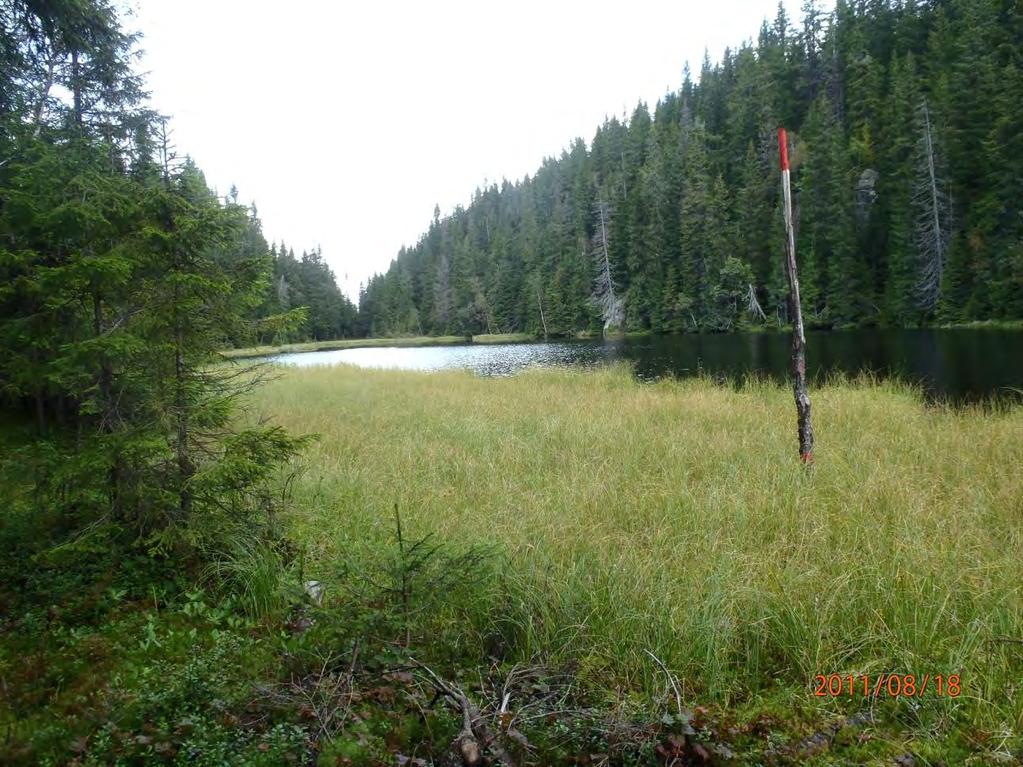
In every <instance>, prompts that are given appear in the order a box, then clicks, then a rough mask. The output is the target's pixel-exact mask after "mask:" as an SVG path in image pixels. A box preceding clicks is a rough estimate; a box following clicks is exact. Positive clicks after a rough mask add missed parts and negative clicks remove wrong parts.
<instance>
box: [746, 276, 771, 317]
mask: <svg viewBox="0 0 1023 767" xmlns="http://www.w3.org/2000/svg"><path fill="white" fill-rule="evenodd" d="M746 310H747V311H748V312H749V313H750V314H752V315H753V316H754V317H759V318H760V319H761V320H766V319H767V315H766V314H764V309H763V307H761V306H760V302H759V301H758V300H757V291H756V290H755V289H754V287H753V284H752V283H750V285H749V292H748V293H747V294H746Z"/></svg>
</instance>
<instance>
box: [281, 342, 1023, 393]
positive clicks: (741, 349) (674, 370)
mask: <svg viewBox="0 0 1023 767" xmlns="http://www.w3.org/2000/svg"><path fill="white" fill-rule="evenodd" d="M806 342H807V349H808V353H807V362H808V372H809V373H810V375H811V377H812V378H813V379H814V380H815V381H817V382H819V381H820V380H821V378H822V377H823V376H824V375H825V374H828V373H831V372H842V373H847V374H851V375H856V374H858V373H861V372H872V373H874V374H876V375H878V376H881V377H897V378H901V379H903V380H907V381H912V382H915V383H919V384H920V385H922V386H923V387H924V389H925V391H926V392H927V393H928V394H929V395H930V396H932V397H939V398H949V399H953V400H977V399H984V398H988V397H992V396H995V397H1008V398H1018V396H1019V394H1021V393H1023V331H1018V330H991V329H969V330H965V329H964V330H937V329H928V330H876V329H866V330H849V331H833V332H811V333H808V334H807V339H806ZM273 359H274V360H275V361H278V362H281V363H284V364H288V365H298V366H306V365H332V364H337V363H347V364H351V365H357V366H360V367H370V368H394V369H402V370H446V369H451V368H467V369H469V370H472V371H474V372H476V373H477V374H479V375H482V376H505V375H511V374H513V373H515V372H517V371H519V370H522V369H524V368H527V367H534V366H552V365H576V366H593V365H604V364H607V363H609V362H615V361H618V360H624V361H628V362H631V363H632V364H633V365H634V366H635V370H636V375H637V376H639V377H640V378H643V379H653V378H659V377H662V376H687V375H694V374H696V373H698V372H701V371H702V372H704V373H709V374H711V375H715V376H722V377H727V378H733V379H741V378H743V377H744V376H747V375H750V374H756V375H766V376H769V377H772V378H775V379H777V380H786V378H787V375H788V364H789V334H788V333H749V334H739V333H736V334H721V335H680V336H648V337H642V338H624V339H618V340H612V341H604V340H594V341H567V342H553V343H527V344H478V345H471V344H467V345H464V346H423V347H380V348H363V349H342V350H339V351H329V352H306V353H303V354H284V355H279V356H277V357H275V358H273Z"/></svg>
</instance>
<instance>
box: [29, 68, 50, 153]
mask: <svg viewBox="0 0 1023 767" xmlns="http://www.w3.org/2000/svg"><path fill="white" fill-rule="evenodd" d="M53 65H54V60H53V54H50V56H49V58H48V59H47V62H46V77H45V78H43V81H42V82H41V83H40V84H39V94H38V96H37V98H36V108H35V109H34V110H33V112H32V123H33V124H34V125H35V130H33V131H32V138H39V132H40V131H41V130H42V129H43V109H44V108H45V107H46V99H47V98H49V96H50V88H52V87H53Z"/></svg>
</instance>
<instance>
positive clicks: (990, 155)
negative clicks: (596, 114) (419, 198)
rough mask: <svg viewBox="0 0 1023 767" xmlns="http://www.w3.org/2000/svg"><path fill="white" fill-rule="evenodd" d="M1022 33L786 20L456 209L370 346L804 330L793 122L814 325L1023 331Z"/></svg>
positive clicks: (970, 17)
mask: <svg viewBox="0 0 1023 767" xmlns="http://www.w3.org/2000/svg"><path fill="white" fill-rule="evenodd" d="M1021 34H1023V18H1021V15H1020V10H1019V8H1018V7H1017V5H1016V4H1015V3H1013V2H989V1H988V0H955V1H954V2H930V3H929V2H912V1H911V2H886V1H885V0H877V1H874V0H869V1H867V2H845V1H844V0H842V1H840V2H839V3H838V4H837V7H836V8H835V9H834V12H833V13H831V14H825V13H824V12H823V11H822V10H820V8H819V7H818V6H817V5H815V4H814V3H813V2H808V3H806V4H805V5H804V7H803V14H802V18H788V17H787V16H786V14H785V13H784V10H782V9H779V12H778V14H777V16H776V17H775V18H774V19H773V20H766V21H764V23H763V25H762V26H761V28H760V32H759V34H758V35H757V37H756V39H755V40H752V41H749V40H747V41H744V42H742V43H741V44H738V45H737V47H735V48H732V49H729V50H726V51H725V52H724V53H723V54H722V55H721V57H720V58H716V57H712V55H711V54H708V55H707V56H706V57H705V58H704V60H703V62H702V63H701V64H700V66H699V72H698V73H697V72H692V73H691V72H690V71H689V70H688V68H687V69H686V71H685V72H684V73H683V74H681V75H680V79H681V80H682V82H681V85H680V87H679V89H678V90H677V91H674V92H670V93H667V94H665V95H664V96H663V98H661V99H660V100H659V101H658V102H657V103H656V104H654V105H652V106H651V105H647V104H644V103H640V104H638V105H637V106H636V108H635V110H634V111H633V112H632V114H631V115H629V116H628V118H627V119H624V118H623V119H619V118H617V117H612V118H609V119H607V120H606V121H605V122H604V124H603V125H601V126H599V127H598V128H597V130H596V132H595V134H594V135H593V137H592V140H590V141H588V142H587V141H584V140H583V139H581V138H577V139H575V140H574V141H572V142H571V143H570V144H569V145H568V146H567V148H566V149H564V150H563V151H562V152H561V154H560V155H559V156H552V157H550V158H548V159H546V160H545V161H544V162H543V164H542V165H541V166H540V167H539V168H538V169H537V171H536V172H535V173H534V174H533V175H532V176H530V177H527V178H525V179H522V180H521V181H518V182H514V183H513V182H509V181H504V182H502V183H501V184H500V185H498V184H493V185H491V186H488V187H486V188H482V189H477V190H476V192H475V193H474V194H473V196H472V200H471V202H470V203H469V204H468V205H467V206H466V207H464V208H458V209H456V210H455V211H454V212H453V213H452V214H451V215H450V216H446V217H441V215H440V212H439V211H437V212H436V213H435V215H434V219H433V221H432V222H431V223H430V225H429V227H428V229H427V230H426V232H425V233H424V234H423V236H422V238H421V239H420V240H419V241H418V242H417V243H416V244H415V245H413V246H411V247H407V248H405V249H403V250H402V251H401V252H400V253H398V254H397V257H396V258H395V260H394V262H393V263H392V264H391V267H390V269H388V270H387V272H386V273H385V274H382V275H379V276H377V277H375V278H373V279H372V280H370V282H369V284H367V285H366V286H365V288H364V290H363V292H362V294H361V296H360V301H359V324H360V332H362V333H364V334H369V335H374V336H379V335H395V334H408V333H412V334H419V335H422V334H446V333H463V332H464V333H470V334H471V333H498V332H530V333H541V332H542V323H541V318H540V308H541V306H542V307H543V310H544V313H545V319H546V321H547V325H548V328H549V330H550V331H551V332H552V333H557V334H565V335H570V334H573V333H576V332H579V331H586V330H595V329H600V328H602V327H603V326H605V325H609V326H610V325H612V324H616V323H618V321H619V320H621V322H620V329H622V330H627V331H653V332H658V333H666V332H699V331H722V330H731V329H736V328H741V327H744V326H750V325H757V324H775V325H777V324H785V323H786V322H787V317H786V312H787V308H786V302H785V291H786V289H787V288H786V283H785V278H784V273H783V268H782V264H783V257H782V245H783V243H784V235H783V233H782V215H781V211H780V207H779V206H780V197H781V192H780V183H779V173H778V169H777V168H778V162H777V155H778V152H777V138H776V129H777V128H778V126H785V127H787V128H788V129H789V131H790V135H792V136H793V138H792V141H793V144H794V146H793V153H792V154H793V183H794V186H795V190H794V193H795V198H796V202H795V204H796V211H795V215H796V221H797V229H798V238H797V246H796V250H797V253H798V254H799V256H800V281H801V284H802V286H803V291H802V292H803V303H804V309H803V311H804V314H806V316H807V322H808V324H810V325H812V326H822V327H847V326H856V325H894V326H917V325H921V324H926V323H935V322H942V323H948V322H962V321H969V320H979V319H1005V318H1013V319H1019V318H1020V317H1023V244H1021V243H1023V207H1021V206H1023V165H1021V162H1023V160H1021V157H1023V152H1021V141H1023V122H1021V120H1023V118H1021V116H1020V111H1019V108H1018V104H1020V103H1021V102H1023V74H1021V67H1023V61H1021V57H1023V48H1021V45H1020V40H1021ZM737 42H738V41H737ZM567 139H568V137H566V141H567ZM605 251H606V260H607V262H608V265H609V269H607V270H605V264H604V262H605ZM608 289H610V290H611V291H612V292H613V294H614V296H615V300H616V302H618V303H619V305H618V306H617V307H616V310H615V311H611V310H610V308H609V307H608V306H607V305H606V302H604V303H602V302H601V300H600V296H601V294H602V292H603V291H606V290H608ZM619 315H620V316H619Z"/></svg>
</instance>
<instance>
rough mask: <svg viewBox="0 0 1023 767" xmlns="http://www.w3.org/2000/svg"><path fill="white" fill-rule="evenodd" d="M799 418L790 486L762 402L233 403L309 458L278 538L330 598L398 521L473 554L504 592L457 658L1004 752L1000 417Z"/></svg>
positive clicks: (1010, 734)
mask: <svg viewBox="0 0 1023 767" xmlns="http://www.w3.org/2000/svg"><path fill="white" fill-rule="evenodd" d="M812 397H813V407H814V414H813V417H814V426H815V429H816V432H817V449H816V463H815V465H814V466H813V467H812V468H810V469H806V468H804V467H803V466H802V465H801V464H800V463H799V461H798V460H797V455H796V434H795V411H794V406H793V403H792V396H791V392H790V391H789V390H788V389H787V388H783V387H780V386H778V385H776V384H773V383H767V382H756V381H754V382H748V383H745V384H743V385H740V386H737V387H735V386H733V387H729V386H722V385H718V384H715V383H713V382H711V381H708V380H703V379H693V380H684V381H662V382H659V383H654V384H645V383H638V382H636V381H635V380H634V379H633V377H632V375H631V373H630V371H629V370H628V369H627V368H624V367H616V368H609V369H601V370H596V371H572V370H537V371H531V372H526V373H523V374H521V375H516V376H514V377H510V378H502V379H481V378H477V377H474V376H473V375H471V374H469V373H459V372H443V373H409V372H392V371H372V370H357V369H354V368H349V367H345V366H338V367H329V368H307V369H301V370H299V369H288V370H284V371H282V373H281V375H280V377H279V378H278V379H277V380H275V381H273V382H272V383H270V384H269V385H267V386H265V387H263V388H262V389H260V390H259V391H258V392H257V393H256V395H255V400H254V403H253V405H254V412H255V413H258V414H260V415H262V416H269V417H272V418H274V419H275V420H276V421H278V422H279V423H281V424H282V425H283V426H285V427H286V428H287V429H289V430H291V431H292V432H296V433H306V434H317V435H319V438H318V440H317V441H316V442H315V443H314V444H313V445H312V446H311V447H310V448H309V450H308V452H307V453H306V454H305V457H304V459H303V464H304V469H303V471H302V473H301V474H300V475H299V477H298V479H297V481H296V483H295V486H294V490H295V501H296V503H295V505H294V510H293V511H292V512H291V514H290V517H289V519H288V520H287V522H288V525H289V530H290V533H291V535H293V536H294V537H295V539H296V540H297V541H298V542H299V543H300V545H301V546H302V547H303V548H304V551H305V560H304V561H305V565H304V567H305V569H306V571H307V573H309V574H310V576H312V577H316V578H319V579H320V580H322V581H323V582H324V583H325V584H326V586H327V592H328V598H331V597H334V598H340V597H339V596H338V595H340V594H342V593H343V592H344V588H345V585H344V576H343V574H342V573H344V572H349V573H350V572H352V570H353V568H354V569H356V570H357V569H358V568H359V567H360V566H362V565H360V563H368V562H370V561H372V559H373V557H374V556H375V552H378V551H379V550H381V548H382V547H386V546H390V545H392V541H393V538H394V528H395V525H394V509H395V507H397V509H398V510H399V512H400V515H401V520H402V525H403V527H404V530H405V535H406V537H407V538H410V539H411V538H412V537H421V536H425V535H427V534H432V535H433V536H434V538H433V540H436V541H443V542H445V543H446V544H448V545H450V546H454V547H467V546H470V545H483V546H489V547H491V550H492V551H494V552H495V554H494V556H495V558H496V562H497V564H496V569H497V571H498V573H499V575H500V578H499V579H498V580H497V581H488V582H487V583H486V584H483V585H481V586H480V587H479V588H478V589H470V590H468V594H469V596H465V595H464V593H463V596H462V597H461V598H460V599H459V603H458V604H455V605H449V606H448V608H447V609H448V612H447V613H446V615H448V616H449V619H450V620H452V621H459V622H461V624H462V627H463V629H464V630H463V631H461V632H460V633H459V636H461V637H462V639H460V640H459V641H461V642H463V643H464V646H463V647H460V648H452V652H462V653H464V654H466V655H472V654H474V653H475V654H477V655H478V656H479V657H481V658H482V657H485V656H486V655H487V654H494V653H497V652H500V654H501V656H502V657H503V658H505V659H509V660H512V661H521V662H531V661H536V660H537V659H542V660H543V662H546V663H554V664H557V663H564V664H571V665H572V666H573V667H574V668H575V669H576V670H577V671H576V673H577V675H578V678H579V679H580V683H582V684H587V685H590V686H592V687H595V688H599V689H604V690H607V691H608V695H609V696H618V697H622V696H624V697H627V696H630V695H631V696H643V695H644V694H653V693H657V692H663V690H664V688H665V684H666V682H665V676H664V675H663V674H662V672H661V670H660V669H659V666H658V665H657V664H656V663H655V662H654V661H653V660H652V659H651V657H650V655H649V654H648V653H652V654H653V655H655V656H656V657H657V659H658V660H660V661H661V662H662V663H663V664H664V666H665V667H666V668H667V669H670V671H671V672H672V673H673V674H674V675H675V676H676V677H677V679H678V682H679V686H680V692H681V696H682V698H683V699H684V701H683V702H684V703H685V704H686V705H694V704H711V705H722V706H732V707H752V708H754V709H755V708H757V707H758V706H767V705H769V702H771V701H773V702H774V703H773V704H771V705H775V704H777V703H778V702H781V704H782V706H783V707H784V706H788V705H792V706H796V707H810V708H811V709H813V710H816V711H818V712H821V713H827V712H829V711H836V712H837V711H859V710H862V709H865V708H869V709H871V710H874V709H878V710H884V711H885V712H887V713H888V714H890V715H891V717H893V721H896V722H899V723H901V725H904V726H905V727H906V728H907V729H909V730H913V729H917V730H919V731H926V732H929V733H931V734H932V735H933V736H935V737H937V738H939V739H941V738H944V737H946V736H950V735H951V734H952V733H955V734H956V737H959V738H961V739H965V740H966V741H968V742H971V743H972V744H973V745H977V742H980V741H983V745H984V747H985V748H987V749H994V750H995V751H997V750H998V749H999V748H1002V747H1003V746H1004V747H1006V748H1007V747H1009V744H1012V743H1015V744H1017V746H1018V744H1019V740H1018V739H1019V734H1020V731H1021V727H1023V690H1021V687H1023V681H1021V680H1023V599H1021V585H1023V556H1021V553H1023V546H1021V544H1023V468H1021V463H1023V461H1021V459H1023V409H1021V408H1019V407H1014V408H1010V407H1004V408H999V407H990V406H989V407H985V408H981V407H972V408H966V409H952V408H947V407H944V406H935V405H928V404H925V403H924V401H923V399H922V397H921V396H920V394H919V393H918V392H917V391H915V390H913V389H912V388H909V387H906V386H903V385H899V384H896V383H877V382H871V381H859V382H851V381H834V382H832V383H831V384H829V385H827V386H826V387H824V388H821V389H818V390H815V391H813V392H812ZM342 564H344V567H343V568H342V567H341V565H342ZM367 566H368V565H367ZM495 647H496V648H497V649H495ZM832 673H838V674H842V675H843V676H845V675H864V674H866V675H870V676H871V678H874V677H875V676H876V675H878V674H882V673H899V674H915V675H916V676H917V677H918V678H922V677H923V676H924V675H925V674H929V675H931V676H933V675H938V674H941V675H949V674H959V675H960V677H961V680H962V694H961V695H960V696H959V697H957V698H950V697H947V695H946V696H943V697H939V696H938V695H937V694H936V693H935V692H934V691H933V687H932V688H931V689H932V691H931V692H928V693H926V694H924V695H921V696H920V697H917V698H913V699H909V698H905V697H903V698H898V699H889V698H884V696H882V698H879V699H871V698H864V697H863V696H861V695H859V694H856V695H853V696H851V697H850V696H848V695H846V696H843V697H840V698H837V699H831V698H817V697H815V696H814V695H813V687H814V681H813V680H814V677H815V675H818V674H832Z"/></svg>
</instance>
